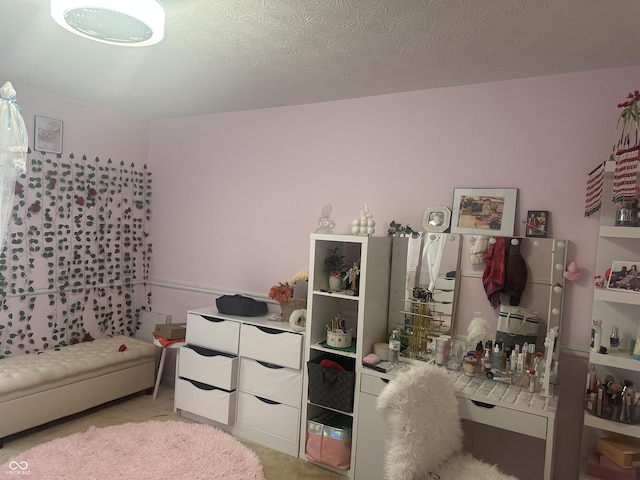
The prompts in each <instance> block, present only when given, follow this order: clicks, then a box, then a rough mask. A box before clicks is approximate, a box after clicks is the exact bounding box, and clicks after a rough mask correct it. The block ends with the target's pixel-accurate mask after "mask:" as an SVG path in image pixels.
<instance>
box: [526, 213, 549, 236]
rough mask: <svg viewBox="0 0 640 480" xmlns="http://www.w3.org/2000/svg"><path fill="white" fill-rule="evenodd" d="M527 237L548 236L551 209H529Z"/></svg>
mask: <svg viewBox="0 0 640 480" xmlns="http://www.w3.org/2000/svg"><path fill="white" fill-rule="evenodd" d="M526 224H527V228H526V235H527V237H546V236H547V235H548V234H549V233H548V231H547V230H548V224H549V211H548V210H529V211H528V212H527V222H526Z"/></svg>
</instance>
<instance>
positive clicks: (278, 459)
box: [0, 384, 345, 480]
mask: <svg viewBox="0 0 640 480" xmlns="http://www.w3.org/2000/svg"><path fill="white" fill-rule="evenodd" d="M147 420H161V421H165V420H175V421H181V422H186V423H194V422H193V421H192V420H189V419H187V418H184V417H182V416H180V415H179V414H178V413H175V412H174V411H173V387H171V386H169V385H164V384H162V385H160V390H159V392H158V398H157V399H155V400H154V399H153V398H152V397H151V395H143V394H142V395H133V396H130V397H127V398H125V399H122V400H118V401H115V402H110V403H108V404H106V405H104V406H101V407H97V408H93V409H91V410H88V411H87V412H84V413H82V414H78V415H73V416H71V417H67V418H65V419H63V420H59V421H56V422H52V423H50V424H47V425H46V426H43V427H38V428H34V429H31V430H28V431H26V432H23V433H19V434H16V435H13V436H11V437H8V438H7V439H6V440H5V443H4V447H3V448H0V464H3V463H6V462H8V461H9V460H11V459H12V458H15V457H16V456H17V455H18V454H20V453H22V452H25V451H27V450H29V449H30V448H32V447H34V446H37V445H39V444H41V443H44V442H47V441H49V440H52V439H54V438H60V437H65V436H68V435H71V434H73V433H78V432H86V431H87V430H88V429H89V428H90V427H91V426H97V427H106V426H109V425H119V424H122V423H126V422H144V421H147ZM0 421H1V420H0ZM238 440H240V442H241V443H242V444H243V445H246V446H247V447H249V448H250V449H251V450H252V451H254V452H255V453H256V454H257V455H258V457H259V458H260V461H261V462H262V466H263V469H264V476H265V478H266V480H283V479H287V480H289V479H292V480H298V479H300V480H345V477H344V476H343V475H339V474H336V473H333V472H331V471H329V470H327V469H325V468H321V467H318V466H317V465H314V464H313V463H310V462H307V461H305V460H302V459H299V458H296V457H292V456H290V455H286V454H284V453H281V452H278V451H276V450H273V449H271V448H268V447H267V446H264V445H259V444H257V443H253V442H250V441H247V440H243V439H240V438H239V439H238ZM4 474H5V471H3V470H2V471H0V476H3V475H4ZM20 477H21V476H20ZM20 477H17V478H20ZM14 478H16V477H14ZM31 478H34V477H31ZM124 478H134V477H124ZM183 478H188V476H187V477H183Z"/></svg>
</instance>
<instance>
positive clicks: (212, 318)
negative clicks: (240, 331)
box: [200, 315, 226, 323]
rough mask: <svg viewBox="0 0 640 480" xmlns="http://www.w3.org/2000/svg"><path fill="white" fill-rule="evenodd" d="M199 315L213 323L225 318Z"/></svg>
mask: <svg viewBox="0 0 640 480" xmlns="http://www.w3.org/2000/svg"><path fill="white" fill-rule="evenodd" d="M200 316H201V317H202V318H204V319H205V320H209V321H210V322H215V323H220V322H226V320H223V319H222V318H216V317H208V316H206V315H200Z"/></svg>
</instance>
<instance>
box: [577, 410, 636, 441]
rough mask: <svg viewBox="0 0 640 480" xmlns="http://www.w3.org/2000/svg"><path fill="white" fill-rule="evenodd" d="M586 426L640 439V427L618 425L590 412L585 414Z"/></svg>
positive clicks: (624, 424) (625, 424)
mask: <svg viewBox="0 0 640 480" xmlns="http://www.w3.org/2000/svg"><path fill="white" fill-rule="evenodd" d="M584 425H585V426H587V427H592V428H597V429H600V430H605V431H607V432H610V433H617V434H619V435H627V436H629V437H636V438H637V437H640V425H629V424H627V423H618V422H614V421H612V420H607V419H606V418H600V417H596V416H595V415H591V414H590V413H589V412H584Z"/></svg>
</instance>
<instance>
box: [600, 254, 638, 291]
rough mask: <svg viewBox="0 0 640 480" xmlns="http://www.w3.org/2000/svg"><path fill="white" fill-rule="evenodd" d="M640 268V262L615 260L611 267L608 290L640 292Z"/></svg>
mask: <svg viewBox="0 0 640 480" xmlns="http://www.w3.org/2000/svg"><path fill="white" fill-rule="evenodd" d="M639 268H640V260H636V261H631V262H621V261H618V260H615V261H614V262H613V264H612V265H611V271H610V272H609V282H608V283H607V288H609V289H612V290H627V291H629V292H640V275H638V269H639Z"/></svg>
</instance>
